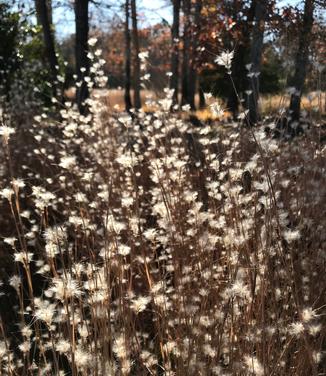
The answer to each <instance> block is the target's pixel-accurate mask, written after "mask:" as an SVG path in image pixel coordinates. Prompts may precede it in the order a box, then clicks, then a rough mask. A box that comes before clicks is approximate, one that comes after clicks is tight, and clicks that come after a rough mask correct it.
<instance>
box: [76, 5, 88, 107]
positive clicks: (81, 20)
mask: <svg viewBox="0 0 326 376" xmlns="http://www.w3.org/2000/svg"><path fill="white" fill-rule="evenodd" d="M88 4H89V0H75V23H76V46H75V56H76V73H77V80H78V86H77V90H76V101H77V105H78V109H79V112H80V113H81V114H84V113H85V112H86V110H87V107H86V104H85V100H86V99H87V98H88V96H89V91H88V87H87V83H86V82H85V80H84V78H85V76H88V75H89V68H90V66H89V59H88V57H87V53H88V31H89V24H88ZM79 85H80V86H79Z"/></svg>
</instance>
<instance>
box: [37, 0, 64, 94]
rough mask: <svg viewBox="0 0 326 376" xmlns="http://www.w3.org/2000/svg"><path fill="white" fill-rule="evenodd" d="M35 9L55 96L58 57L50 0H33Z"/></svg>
mask: <svg viewBox="0 0 326 376" xmlns="http://www.w3.org/2000/svg"><path fill="white" fill-rule="evenodd" d="M35 9H36V15H37V21H38V22H39V24H40V26H41V27H42V33H43V40H44V47H45V55H46V58H47V60H48V63H49V66H50V72H51V78H52V82H51V83H52V87H53V92H54V95H55V96H56V95H57V93H56V86H57V75H58V67H59V64H58V59H57V55H56V52H55V42H54V33H53V25H52V6H51V1H50V0H35Z"/></svg>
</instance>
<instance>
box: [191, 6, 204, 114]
mask: <svg viewBox="0 0 326 376" xmlns="http://www.w3.org/2000/svg"><path fill="white" fill-rule="evenodd" d="M201 10H202V0H196V2H195V7H194V17H193V18H194V22H193V27H192V33H191V38H192V41H191V42H192V43H191V58H190V64H189V77H188V79H189V84H188V88H189V104H190V106H191V107H192V108H193V109H195V108H196V105H195V94H196V87H197V66H198V49H199V48H200V25H201Z"/></svg>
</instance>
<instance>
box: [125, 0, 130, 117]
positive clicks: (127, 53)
mask: <svg viewBox="0 0 326 376" xmlns="http://www.w3.org/2000/svg"><path fill="white" fill-rule="evenodd" d="M130 42H131V39H130V30H129V0H126V2H125V62H124V63H125V77H124V85H125V88H124V89H125V91H124V101H125V107H126V111H129V110H130V109H131V107H132V103H131V96H130V87H131V76H130V74H131V43H130Z"/></svg>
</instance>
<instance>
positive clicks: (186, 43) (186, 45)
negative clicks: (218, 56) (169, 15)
mask: <svg viewBox="0 0 326 376" xmlns="http://www.w3.org/2000/svg"><path fill="white" fill-rule="evenodd" d="M190 9H191V0H183V15H184V27H183V51H182V104H183V105H185V104H189V57H190Z"/></svg>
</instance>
